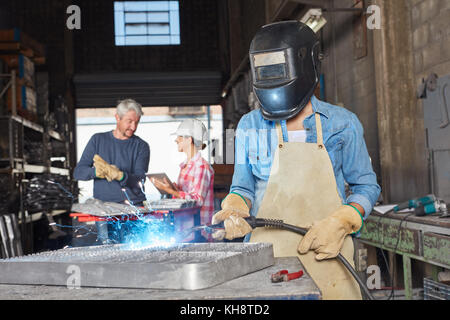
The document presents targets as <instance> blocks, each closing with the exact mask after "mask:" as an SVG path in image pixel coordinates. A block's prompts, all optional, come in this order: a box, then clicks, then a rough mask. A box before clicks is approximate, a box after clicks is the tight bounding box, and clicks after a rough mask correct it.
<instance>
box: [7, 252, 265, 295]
mask: <svg viewBox="0 0 450 320" xmlns="http://www.w3.org/2000/svg"><path fill="white" fill-rule="evenodd" d="M273 264H274V257H273V247H272V244H269V243H193V244H187V243H186V244H176V245H173V246H170V247H153V248H142V249H133V248H132V247H131V246H130V245H129V244H115V245H103V246H91V247H77V248H65V249H60V250H56V251H48V252H43V253H38V254H31V255H27V256H21V257H14V258H9V259H2V260H0V283H3V284H34V285H35V284H40V285H63V286H72V285H77V286H80V287H109V288H147V289H184V290H197V289H203V288H208V287H212V286H215V285H218V284H220V283H223V282H226V281H229V280H232V279H235V278H237V277H240V276H243V275H245V274H248V273H251V272H255V271H258V270H261V269H264V268H267V267H269V266H271V265H273Z"/></svg>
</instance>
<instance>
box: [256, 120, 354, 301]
mask: <svg viewBox="0 0 450 320" xmlns="http://www.w3.org/2000/svg"><path fill="white" fill-rule="evenodd" d="M315 116H316V128H317V144H315V143H298V142H284V141H283V134H282V131H281V125H280V123H277V125H276V129H277V134H278V148H277V150H276V152H275V155H274V160H273V164H272V168H271V171H270V177H269V181H268V183H267V188H266V191H265V194H264V198H263V200H262V202H261V206H260V208H259V210H258V213H257V217H258V218H266V219H281V220H284V222H285V223H288V224H293V225H297V226H306V225H309V224H311V223H312V222H314V221H318V220H321V219H323V218H326V217H327V216H329V215H331V214H332V213H333V212H334V211H335V210H337V209H338V208H339V207H340V206H341V205H342V202H341V199H340V197H339V194H338V191H337V185H336V179H335V176H334V171H333V167H332V164H331V161H330V157H329V156H328V152H327V150H326V149H325V145H324V144H323V136H322V124H321V121H320V115H319V114H317V113H316V115H315ZM301 239H302V236H301V235H298V234H296V233H293V232H290V231H283V230H275V229H264V228H260V229H255V230H253V232H252V235H251V237H250V242H269V243H272V244H273V248H274V255H275V257H292V256H298V258H299V259H300V261H301V262H302V264H303V265H304V267H305V269H306V271H307V272H308V273H309V275H310V276H311V277H312V278H313V279H314V281H315V282H316V284H317V285H318V286H319V288H320V290H321V292H322V297H323V299H326V300H343V299H352V300H357V299H361V292H360V289H359V285H358V283H357V282H356V280H354V278H353V277H352V275H351V274H350V273H349V272H348V271H347V269H346V268H345V267H344V266H343V265H342V264H341V262H339V261H337V260H336V259H329V260H323V261H317V260H316V259H315V256H316V253H315V252H314V251H311V250H310V251H309V252H308V253H307V254H304V255H300V254H299V253H298V252H297V247H298V244H299V243H300V240H301ZM341 253H342V255H343V256H344V257H345V258H346V259H347V260H348V261H349V262H350V264H352V266H354V262H353V254H354V248H353V241H352V239H351V237H350V236H347V237H346V239H345V241H344V245H343V248H342V250H341Z"/></svg>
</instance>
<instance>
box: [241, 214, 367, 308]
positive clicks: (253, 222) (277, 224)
mask: <svg viewBox="0 0 450 320" xmlns="http://www.w3.org/2000/svg"><path fill="white" fill-rule="evenodd" d="M245 220H246V221H247V222H248V224H249V225H250V226H251V227H252V228H253V229H254V228H274V229H282V230H287V231H292V232H295V233H297V234H300V235H302V236H304V235H305V234H306V233H307V232H308V230H307V229H304V228H300V227H297V226H294V225H290V224H287V223H284V222H283V220H271V219H260V218H255V217H250V218H246V219H245ZM336 259H338V260H339V261H340V262H342V264H343V265H344V266H345V267H346V268H347V270H348V271H349V272H350V273H351V274H352V276H353V278H355V280H356V281H357V282H358V284H359V286H360V288H361V290H362V291H363V293H364V295H365V296H366V298H367V299H368V300H375V299H374V297H373V296H372V294H371V293H370V291H369V289H368V288H367V286H366V284H365V283H364V282H363V281H362V280H361V278H360V277H359V276H358V274H357V273H356V270H355V269H354V268H353V267H352V265H351V264H350V263H349V262H348V261H347V259H345V258H344V256H343V255H342V254H340V253H339V254H338V255H337V257H336Z"/></svg>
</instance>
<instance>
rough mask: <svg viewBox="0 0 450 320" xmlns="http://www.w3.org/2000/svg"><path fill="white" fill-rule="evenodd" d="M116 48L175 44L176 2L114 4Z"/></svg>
mask: <svg viewBox="0 0 450 320" xmlns="http://www.w3.org/2000/svg"><path fill="white" fill-rule="evenodd" d="M114 25H115V26H114V28H115V39H116V46H142V45H178V44H180V17H179V9H178V1H115V2H114Z"/></svg>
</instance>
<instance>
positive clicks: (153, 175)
mask: <svg viewBox="0 0 450 320" xmlns="http://www.w3.org/2000/svg"><path fill="white" fill-rule="evenodd" d="M146 176H147V178H148V179H149V180H150V182H152V180H151V179H152V178H155V179H158V180H161V181H164V178H165V179H166V180H167V182H168V183H169V185H170V186H171V187H172V189H174V190H178V189H177V188H176V187H175V185H174V184H173V183H172V181H170V179H169V177H168V176H167V174H165V173H148V174H146ZM152 184H153V183H152ZM153 185H154V184H153ZM154 186H155V185H154ZM155 188H156V189H157V190H158V191H159V193H161V194H168V193H167V192H165V191H164V190H161V189H158V188H157V187H156V186H155Z"/></svg>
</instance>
